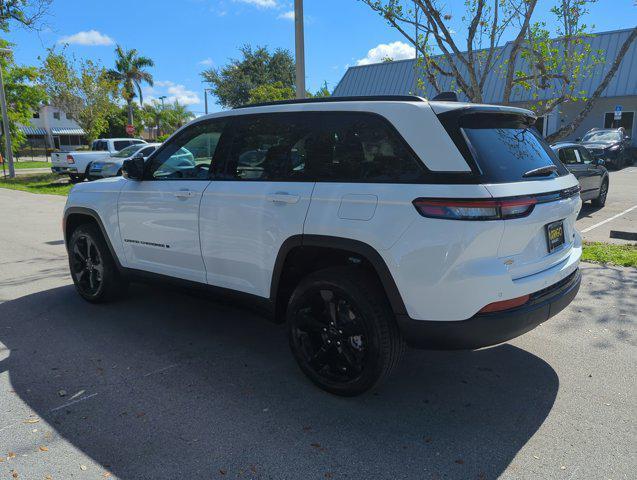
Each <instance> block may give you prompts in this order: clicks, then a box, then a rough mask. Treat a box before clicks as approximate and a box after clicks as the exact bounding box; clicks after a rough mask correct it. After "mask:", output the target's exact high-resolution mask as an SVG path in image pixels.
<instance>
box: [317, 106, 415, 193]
mask: <svg viewBox="0 0 637 480" xmlns="http://www.w3.org/2000/svg"><path fill="white" fill-rule="evenodd" d="M308 156H309V157H311V158H310V162H309V163H310V165H312V166H313V168H314V169H315V170H316V172H317V174H318V175H317V176H318V179H319V180H326V181H339V182H370V183H394V182H395V183H410V182H413V183H417V182H419V181H421V180H422V179H423V176H424V175H425V173H426V170H425V167H424V165H422V163H421V162H420V160H419V159H418V158H417V157H416V156H415V155H414V154H413V153H412V152H411V151H410V150H409V148H408V147H407V146H406V144H405V141H404V140H403V139H402V138H400V137H399V135H398V133H397V132H396V131H395V130H394V129H393V128H391V126H390V125H389V123H388V122H387V121H386V120H383V119H382V118H380V117H378V116H375V115H370V114H361V113H332V114H327V115H325V118H324V119H323V126H322V132H321V135H320V138H317V139H315V144H313V145H312V146H311V147H308Z"/></svg>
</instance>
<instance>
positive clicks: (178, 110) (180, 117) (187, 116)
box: [171, 100, 195, 129]
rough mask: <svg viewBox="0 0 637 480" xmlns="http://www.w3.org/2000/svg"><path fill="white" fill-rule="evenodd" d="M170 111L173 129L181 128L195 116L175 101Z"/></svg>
mask: <svg viewBox="0 0 637 480" xmlns="http://www.w3.org/2000/svg"><path fill="white" fill-rule="evenodd" d="M171 110H172V112H171V114H172V117H173V120H174V122H175V129H177V128H180V127H183V126H184V125H185V124H187V123H188V122H189V121H190V120H192V119H193V118H195V114H194V113H192V112H191V111H190V110H188V109H187V108H186V107H185V106H184V105H181V104H180V103H179V102H178V101H177V100H175V103H174V104H173V105H172V107H171Z"/></svg>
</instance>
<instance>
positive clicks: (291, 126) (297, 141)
mask: <svg viewBox="0 0 637 480" xmlns="http://www.w3.org/2000/svg"><path fill="white" fill-rule="evenodd" d="M310 119H311V115H305V114H297V113H292V114H269V115H267V114H266V115H259V116H249V117H243V118H242V117H237V118H235V122H236V123H235V124H233V127H234V128H233V131H234V141H233V143H232V146H231V148H230V154H229V156H228V160H227V163H226V167H225V172H224V177H225V178H231V179H236V180H265V181H284V180H292V181H294V180H298V181H303V180H305V179H306V178H305V169H306V165H305V163H306V143H307V141H308V138H309V137H310V135H311V128H310Z"/></svg>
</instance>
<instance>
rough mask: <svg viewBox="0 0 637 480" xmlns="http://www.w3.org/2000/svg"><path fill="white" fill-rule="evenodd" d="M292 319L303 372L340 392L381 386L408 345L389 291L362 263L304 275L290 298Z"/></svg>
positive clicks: (293, 344) (296, 354)
mask: <svg viewBox="0 0 637 480" xmlns="http://www.w3.org/2000/svg"><path fill="white" fill-rule="evenodd" d="M287 323H288V335H289V342H290V348H291V350H292V354H293V355H294V358H295V359H296V361H297V363H298V364H299V367H300V368H301V370H302V371H303V373H305V375H307V377H308V378H309V379H310V380H311V381H312V382H313V383H314V384H315V385H317V386H318V387H320V388H322V389H323V390H325V391H327V392H330V393H333V394H336V395H342V396H347V397H350V396H355V395H360V394H361V393H364V392H366V391H367V390H370V389H372V388H374V387H376V386H378V385H379V384H381V383H382V382H383V381H384V380H385V379H386V378H387V377H389V375H390V374H391V372H392V370H393V369H394V368H395V367H396V366H397V365H398V363H399V362H400V359H401V357H402V355H403V353H404V351H405V342H404V340H403V338H402V336H401V334H400V332H399V330H398V326H397V324H396V321H395V317H394V314H393V312H392V310H391V307H390V305H389V302H388V300H387V297H386V295H385V292H384V291H383V289H382V287H381V286H380V285H379V284H378V281H377V280H376V279H375V278H374V277H372V276H371V274H369V273H365V272H364V271H363V270H361V269H360V268H357V267H335V268H329V269H325V270H321V271H318V272H315V273H312V274H310V275H308V276H307V277H305V278H304V279H303V280H301V282H300V283H299V285H298V286H297V288H296V289H295V290H294V293H293V294H292V296H291V297H290V301H289V303H288V309H287Z"/></svg>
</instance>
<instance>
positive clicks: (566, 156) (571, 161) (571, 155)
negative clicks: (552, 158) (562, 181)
mask: <svg viewBox="0 0 637 480" xmlns="http://www.w3.org/2000/svg"><path fill="white" fill-rule="evenodd" d="M560 160H561V161H562V163H563V164H565V165H577V164H578V163H580V161H579V155H578V154H577V152H576V150H575V148H572V147H568V148H562V149H561V150H560Z"/></svg>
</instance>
